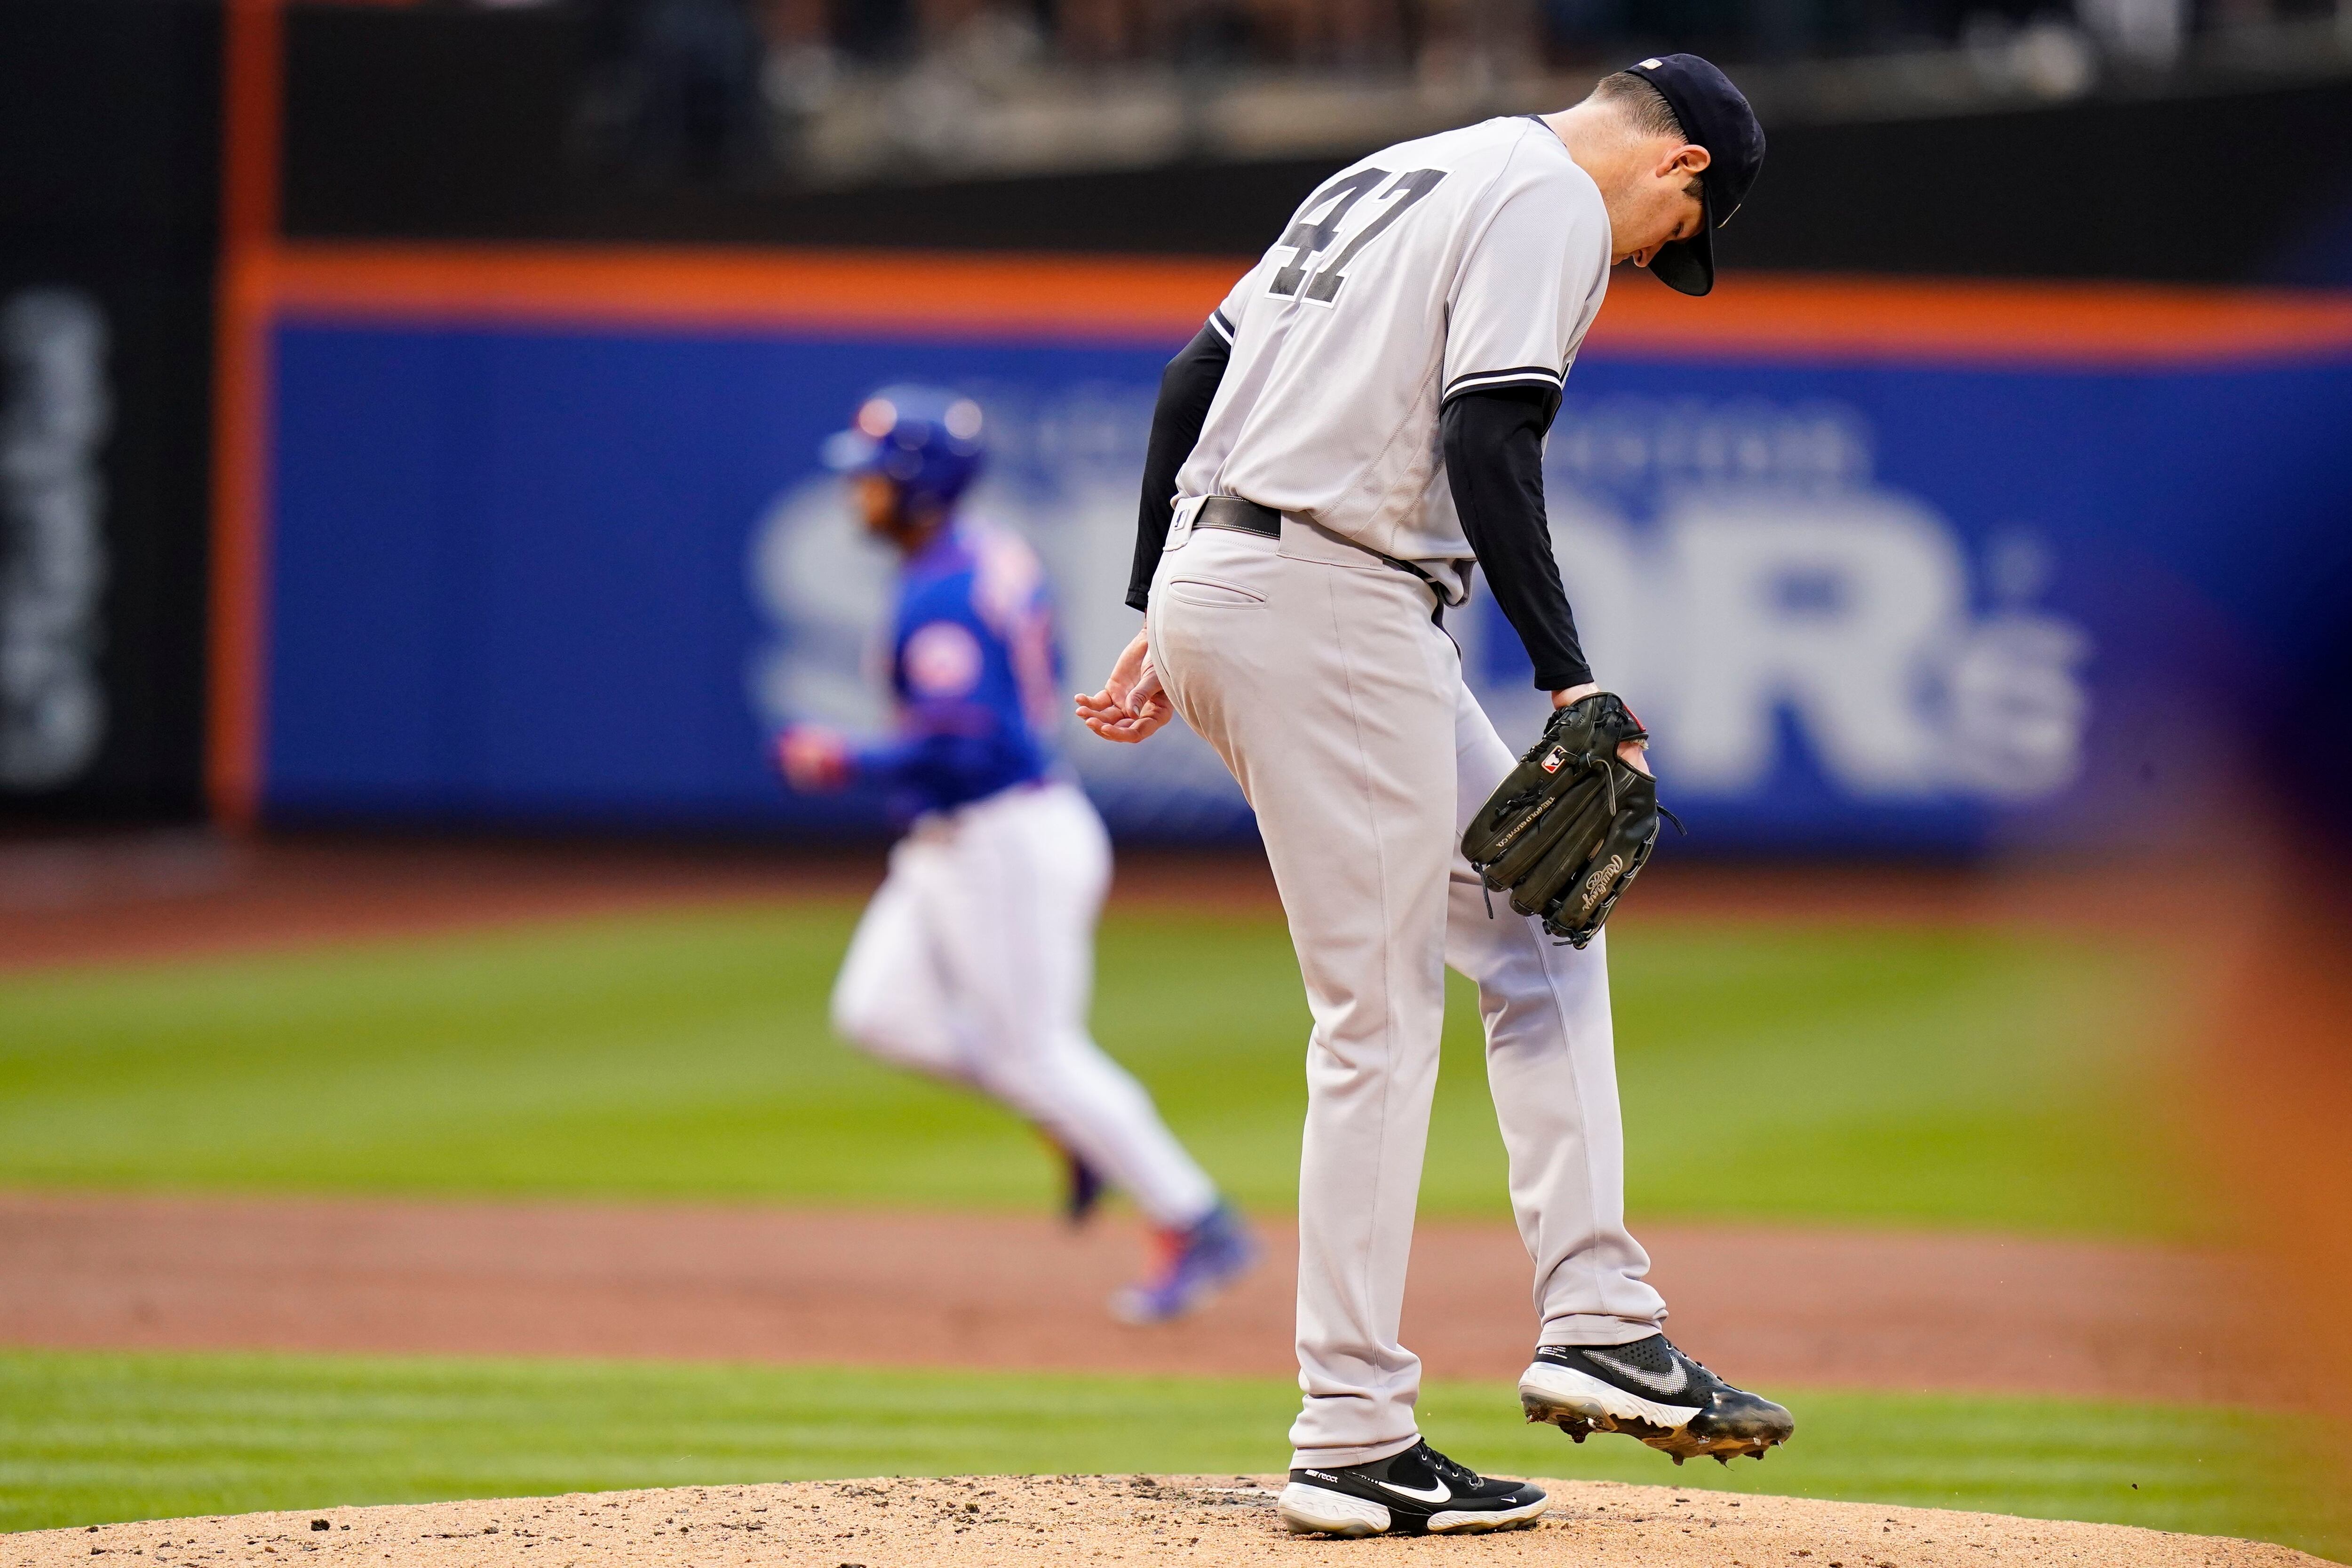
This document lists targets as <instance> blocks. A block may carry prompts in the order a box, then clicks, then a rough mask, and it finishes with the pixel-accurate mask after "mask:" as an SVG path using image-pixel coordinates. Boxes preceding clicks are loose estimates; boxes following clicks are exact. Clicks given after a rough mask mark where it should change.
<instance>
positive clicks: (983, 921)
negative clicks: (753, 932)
mask: <svg viewBox="0 0 2352 1568" xmlns="http://www.w3.org/2000/svg"><path fill="white" fill-rule="evenodd" d="M826 455H827V461H828V462H830V463H832V464H833V465H835V467H837V468H840V469H842V470H844V471H845V472H846V473H847V474H848V475H849V476H851V478H850V484H851V494H852V496H853V497H854V499H855V501H856V510H857V513H858V515H859V517H860V519H861V520H862V521H863V523H864V525H865V527H866V530H867V531H868V532H869V533H871V534H873V535H874V536H875V537H876V538H879V539H881V540H884V541H886V542H887V543H888V544H889V545H891V546H892V547H894V548H895V549H897V550H898V555H899V558H900V567H899V574H898V607H897V612H896V614H895V616H894V618H893V621H892V624H891V627H890V631H889V638H888V644H887V666H888V670H889V677H890V689H891V692H892V694H893V695H894V696H895V697H896V699H897V705H898V729H897V733H895V734H894V735H892V736H891V737H888V738H887V739H883V740H878V741H875V742H872V743H869V744H863V745H860V744H853V743H852V742H851V741H850V740H849V739H848V737H845V736H843V735H841V734H839V733H838V732H836V731H835V730H832V729H829V728H826V727H822V726H818V725H809V724H802V725H794V726H792V727H788V728H787V729H785V730H784V731H783V733H782V735H781V736H780V737H778V738H777V742H776V759H777V762H778V764H779V766H780V767H781V768H782V770H783V774H784V777H785V779H787V780H788V781H789V782H790V783H791V784H792V785H793V788H795V789H845V788H849V787H853V786H855V787H864V788H867V789H877V790H881V791H884V792H886V793H887V795H888V796H889V797H890V799H891V800H892V803H893V806H894V808H895V810H897V812H898V814H899V815H900V816H902V817H904V818H906V819H908V820H910V821H911V822H912V824H913V826H912V831H909V832H908V834H907V835H906V837H904V838H903V839H901V840H900V841H898V844H897V845H896V846H895V847H894V848H893V849H892V851H891V852H890V869H889V874H888V875H887V878H885V880H884V881H883V883H882V886H881V888H880V890H879V891H877V893H876V894H875V895H874V902H873V903H872V904H869V905H868V906H867V907H866V914H865V916H864V918H863V919H861V920H860V921H859V922H858V925H857V933H856V936H855V937H854V938H853V939H852V940H851V942H850V946H849V954H848V956H847V957H846V958H845V960H844V961H843V963H842V967H841V977H840V978H839V980H838V981H836V982H835V988H834V993H833V1020H834V1027H835V1029H836V1030H839V1031H840V1033H841V1034H842V1035H843V1036H844V1037H845V1038H846V1039H848V1040H853V1041H855V1042H856V1043H857V1044H858V1045H859V1046H860V1047H862V1048H864V1049H865V1050H866V1051H870V1052H871V1053H873V1054H874V1055H875V1056H877V1057H879V1058H880V1059H881V1060H883V1061H888V1062H892V1063H895V1064H897V1065H898V1066H901V1067H908V1068H912V1069H914V1070H915V1071H919V1072H926V1073H929V1074H930V1075H932V1076H934V1077H937V1078H941V1079H945V1080H947V1081H948V1082H953V1083H960V1084H963V1085H966V1086H968V1087H971V1088H973V1089H976V1090H978V1091H979V1092H982V1093H983V1094H986V1095H989V1096H990V1097H991V1098H992V1099H995V1100H997V1101H999V1102H1001V1103H1003V1104H1004V1105H1006V1106H1007V1107H1009V1108H1010V1109H1011V1110H1013V1112H1014V1113H1017V1114H1019V1115H1021V1116H1024V1117H1025V1118H1027V1119H1028V1121H1029V1122H1030V1123H1031V1124H1034V1125H1035V1126H1036V1127H1037V1128H1039V1129H1040V1130H1041V1131H1042V1132H1044V1133H1045V1135H1046V1137H1047V1138H1048V1139H1050V1140H1051V1141H1052V1142H1053V1143H1055V1145H1058V1146H1059V1147H1060V1148H1062V1149H1063V1150H1065V1151H1066V1153H1067V1155H1068V1156H1069V1160H1070V1170H1071V1176H1072V1182H1071V1189H1070V1195H1071V1196H1070V1209H1071V1215H1072V1218H1084V1216H1085V1213H1086V1211H1087V1208H1089V1207H1091V1206H1092V1205H1093V1202H1094V1200H1095V1197H1096V1195H1097V1192H1098V1190H1099V1187H1100V1185H1101V1183H1102V1182H1103V1181H1105V1180H1107V1181H1108V1183H1109V1184H1110V1185H1112V1186H1117V1187H1119V1188H1122V1189H1124V1190H1125V1191H1126V1192H1127V1193H1128V1194H1129V1196H1130V1197H1133V1198H1134V1200H1135V1202H1136V1204H1137V1206H1138V1207H1140V1208H1141V1209H1142V1210H1143V1212H1144V1213H1145V1215H1146V1216H1147V1217H1148V1218H1150V1220H1151V1222H1152V1223H1153V1225H1154V1227H1155V1228H1157V1230H1158V1232H1159V1242H1160V1247H1159V1259H1158V1263H1157V1266H1156V1268H1155V1270H1154V1271H1153V1272H1152V1274H1151V1275H1150V1277H1149V1278H1147V1279H1145V1280H1144V1281H1141V1282H1139V1283H1138V1284H1136V1285H1133V1286H1130V1287H1129V1288H1128V1289H1126V1290H1124V1291H1120V1292H1119V1293H1118V1295H1117V1296H1115V1297H1114V1298H1113V1299H1112V1303H1111V1306H1112V1311H1113V1312H1114V1313H1115V1314H1117V1315H1118V1317H1120V1318H1122V1319H1124V1320H1126V1321H1128V1322H1163V1321H1165V1320H1167V1319H1170V1318H1174V1317H1179V1316H1181V1315H1182V1314H1183V1313H1185V1312H1190V1311H1192V1310H1193V1309H1194V1308H1196V1307H1198V1306H1200V1305H1202V1303H1203V1302H1205V1301H1208V1300H1209V1299H1210V1298H1211V1297H1212V1296H1213V1294H1214V1293H1215V1292H1216V1291H1219V1290H1220V1289H1222V1288H1223V1286H1224V1285H1226V1284H1227V1283H1229V1282H1231V1281H1232V1280H1233V1279H1234V1277H1235V1276H1237V1275H1239V1274H1241V1273H1242V1272H1243V1271H1244V1270H1246V1269H1248V1268H1249V1266H1250V1265H1251V1263H1252V1262H1254V1261H1255V1258H1256V1252H1257V1249H1256V1246H1255V1243H1254V1242H1253V1241H1252V1240H1251V1239H1250V1237H1249V1235H1248V1233H1247V1231H1246V1230H1245V1229H1244V1228H1243V1226H1242V1224H1241V1221H1240V1220H1239V1218H1237V1217H1236V1216H1235V1215H1234V1211H1233V1210H1232V1209H1231V1208H1230V1207H1228V1206H1227V1205H1226V1204H1225V1203H1224V1202H1223V1200H1222V1199H1220V1197H1218V1195H1217V1189H1216V1187H1215V1186H1214V1185H1213V1184H1212V1183H1211V1181H1210V1180H1209V1177H1208V1176H1207V1175H1205V1174H1204V1173H1203V1172H1202V1169H1201V1167H1200V1166H1198V1165H1196V1164H1195V1163H1193V1160H1192V1156H1191V1155H1188V1154H1186V1153H1185V1152H1184V1149H1183V1146H1182V1145H1180V1144H1179V1143H1177V1141H1176V1137H1175V1134H1172V1133H1171V1132H1170V1131H1169V1130H1168V1128H1167V1126H1166V1125H1165V1124H1163V1123H1162V1122H1161V1121H1160V1113H1159V1112H1158V1110H1157V1109H1156V1108H1155V1107H1154V1106H1153V1105H1152V1103H1151V1097H1150V1095H1149V1094H1148V1093H1147V1092H1145V1091H1144V1088H1143V1086H1142V1085H1141V1084H1139V1083H1138V1082H1136V1081H1135V1080H1134V1078H1133V1077H1131V1076H1130V1075H1129V1073H1128V1072H1127V1071H1126V1070H1125V1069H1124V1068H1122V1067H1120V1066H1119V1065H1118V1062H1116V1061H1112V1060H1111V1059H1110V1058H1109V1057H1108V1055H1106V1054H1104V1052H1103V1051H1102V1049H1101V1047H1099V1046H1097V1044H1096V1043H1095V1041H1094V1040H1093V1038H1092V1037H1091V1036H1090V1035H1089V1034H1088V1033H1087V998H1088V996H1089V993H1090V992H1091V990H1092V988H1093V981H1094V927H1095V917H1096V915H1097V913H1098V912H1099V910H1100V909H1101V906H1102V899H1103V893H1104V889H1105V887H1106V885H1107V884H1108V881H1109V877H1110V842H1109V839H1108V836H1107V835H1106V834H1105V832H1104V831H1103V825H1102V820H1101V819H1100V818H1099V817H1097V815H1096V814H1095V809H1094V807H1093V805H1092V804H1091V803H1090V802H1089V801H1088V800H1087V798H1086V796H1085V794H1084V793H1082V792H1081V791H1080V790H1079V789H1078V787H1077V786H1076V784H1074V783H1072V782H1071V781H1070V780H1069V779H1067V778H1066V777H1065V776H1064V774H1063V773H1062V771H1061V770H1060V769H1059V768H1056V766H1055V761H1054V750H1053V745H1052V739H1051V737H1052V735H1053V732H1054V726H1055V720H1056V718H1057V716H1058V715H1059V712H1060V701H1061V699H1060V695H1059V692H1060V681H1061V655H1060V652H1059V649H1058V648H1057V646H1056V644H1055V635H1054V623H1053V611H1052V603H1051V600H1050V597H1049V593H1048V590H1047V585H1046V582H1045V574H1044V572H1043V570H1041V569H1040V567H1039V565H1038V561H1037V558H1036V556H1035V554H1034V553H1033V552H1032V551H1031V550H1030V549H1029V547H1028V545H1027V544H1025V543H1024V541H1022V540H1021V539H1020V538H1018V537H1017V536H1015V535H1013V534H1012V533H1009V532H1007V531H1005V530H1003V529H1001V528H992V527H991V526H989V525H988V524H987V523H985V522H983V521H982V520H980V519H978V518H976V517H965V516H963V515H961V511H960V509H959V502H960V500H961V497H962V495H963V492H964V490H965V488H966V486H969V485H970V484H971V481H972V479H973V477H974V476H976V475H977V474H978V472H979V470H980V465H981V462H982V457H983V455H984V447H983V438H982V413H981V409H980V405H979V404H978V403H976V402H972V401H971V399H969V398H965V397H960V396H958V395H956V394H955V393H952V392H940V391H938V390H936V389H932V388H927V387H917V386H893V387H885V388H883V389H882V390H881V391H879V392H876V393H875V394H874V395H873V396H871V397H869V398H868V399H866V402H864V404H862V405H861V406H860V407H859V409H858V411H857V417H856V425H855V427H854V428H852V429H850V430H847V431H845V432H843V433H841V434H839V435H837V436H835V437H834V439H833V440H832V441H831V442H830V443H828V444H827V453H826Z"/></svg>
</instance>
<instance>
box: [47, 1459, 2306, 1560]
mask: <svg viewBox="0 0 2352 1568" xmlns="http://www.w3.org/2000/svg"><path fill="white" fill-rule="evenodd" d="M1281 1484H1282V1478H1281V1477H1279V1476H1171V1477H1152V1476H1059V1477H1056V1476H978V1477H974V1476H959V1477H950V1478H947V1479H940V1480H903V1479H886V1480H866V1481H803V1482H799V1483H796V1484H792V1485H776V1486H745V1487H678V1488H672V1489H668V1490H660V1491H629V1492H603V1493H573V1494H572V1495H570V1496H566V1497H551V1498H524V1499H509V1500H500V1501H491V1502H445V1503H415V1504H408V1505H404V1506H399V1507H388V1508H340V1509H331V1510H328V1511H321V1512H313V1513H249V1514H242V1515H236V1516H232V1517H227V1518H215V1519H180V1520H164V1521H155V1522H150V1523H143V1524H109V1525H96V1526H91V1527H89V1528H88V1529H85V1530H50V1531H32V1532H27V1533H25V1534H21V1535H12V1536H8V1537H5V1539H0V1568H66V1565H67V1564H68V1563H71V1564H74V1565H75V1568H99V1565H98V1564H96V1563H93V1562H92V1559H93V1558H102V1557H113V1556H129V1557H137V1558H139V1559H141V1561H142V1564H152V1565H157V1568H160V1565H163V1564H173V1565H176V1568H199V1565H204V1568H220V1565H222V1564H227V1563H238V1564H246V1565H249V1568H260V1565H261V1563H262V1559H263V1558H265V1557H268V1558H271V1559H273V1560H274V1563H290V1562H292V1561H294V1560H296V1559H304V1560H308V1561H310V1562H313V1563H318V1564H319V1565H320V1568H363V1565H364V1568H383V1564H386V1563H389V1564H391V1565H392V1568H488V1565H489V1564H530V1565H532V1568H579V1565H581V1564H593V1563H628V1564H630V1565H631V1568H660V1565H666V1564H677V1568H687V1565H688V1564H691V1565H692V1568H733V1565H736V1564H743V1565H745V1568H750V1565H751V1564H758V1565H760V1568H775V1565H779V1564H782V1565H789V1568H898V1565H899V1564H908V1565H914V1564H920V1565H921V1568H983V1565H986V1568H994V1565H997V1564H1009V1563H1019V1564H1023V1565H1024V1568H1026V1565H1034V1564H1039V1563H1074V1562H1083V1563H1093V1562H1095V1561H1097V1560H1101V1561H1103V1562H1107V1563H1118V1562H1133V1563H1201V1564H1225V1563H1301V1564H1315V1563H1342V1562H1344V1563H1356V1564H1368V1563H1398V1562H1437V1563H1574V1562H1585V1563H1610V1564H1612V1565H1621V1568H1767V1565H1781V1564H1785V1565H1788V1568H1943V1565H1947V1564H1950V1565H1958V1564H1968V1565H1969V1568H1985V1565H1987V1564H1991V1563H2007V1564H2019V1565H2022V1564H2035V1565H2039V1564H2055V1563H2067V1564H2099V1565H2102V1568H2175V1565H2178V1568H2192V1565H2193V1568H2238V1565H2241V1564H2243V1565H2246V1568H2257V1565H2259V1568H2286V1565H2287V1564H2294V1563H2313V1564H2316V1563H2319V1562H2320V1559H2318V1558H2315V1557H2312V1556H2308V1555H2306V1554H2305V1553H2304V1552H2295V1551H2293V1550H2291V1549H2289V1548H2287V1547H2284V1546H2270V1545H2263V1544H2260V1543H2257V1542H2246V1541H2232V1540H2227V1539H2223V1538H2221V1537H2216V1536H2200V1535H2170V1534H2166V1533H2163V1532H2161V1531H2152V1530H2136V1529H2131V1528H2129V1527H2126V1526H2122V1525H2111V1524H2075V1523H2066V1522H2059V1521H2049V1520H2038V1519H2012V1518H2010V1517H2007V1516H2005V1515H2000V1514H1988V1513H1958V1512H1948V1511H1942V1510H1935V1509H1916V1508H1889V1507H1886V1506H1885V1505H1884V1504H1874V1503H1853V1502H1817V1501H1809V1500H1802V1499H1797V1498H1780V1497H1754V1496H1751V1497H1738V1498H1735V1497H1728V1496H1726V1495H1724V1494H1722V1493H1716V1492H1706V1491H1691V1492H1687V1493H1685V1492H1679V1491H1676V1490H1674V1489H1673V1488H1670V1487H1637V1486H1626V1485H1622V1484H1620V1483H1616V1482H1611V1481H1551V1480H1547V1481H1545V1482H1543V1485H1544V1487H1545V1488H1546V1489H1547V1490H1549V1492H1550V1494H1551V1500H1552V1504H1551V1509H1550V1511H1549V1513H1548V1514H1547V1515H1546V1516H1545V1517H1544V1519H1543V1520H1542V1521H1540V1522H1539V1523H1538V1526H1537V1527H1536V1528H1534V1529H1532V1530H1522V1531H1512V1532H1509V1533H1507V1534H1498V1535H1485V1536H1457V1537H1430V1538H1423V1539H1418V1540H1415V1539H1406V1538H1387V1539H1379V1540H1371V1541H1333V1540H1329V1539H1328V1538H1323V1537H1310V1536H1294V1535H1290V1534H1288V1533H1287V1532H1286V1531H1284V1530H1283V1528H1282V1525H1281V1523H1280V1521H1279V1520H1278V1519H1277V1518H1276V1514H1275V1496H1276V1490H1277V1489H1279V1487H1280V1486H1281ZM273 1568H274V1564H273Z"/></svg>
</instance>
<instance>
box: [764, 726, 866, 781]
mask: <svg viewBox="0 0 2352 1568" xmlns="http://www.w3.org/2000/svg"><path fill="white" fill-rule="evenodd" d="M776 766H777V767H778V768H782V770H783V775H784V781H785V782H786V783H788V784H790V785H791V786H792V787H793V789H840V788H841V787H842V786H843V785H844V784H846V783H848V782H849V742H848V741H847V740H846V739H845V738H844V737H842V734H841V732H840V731H839V730H837V729H829V728H827V727H825V726H824V725H821V724H796V725H794V726H793V727H791V728H790V729H788V730H786V731H784V733H783V734H782V735H780V736H778V737H776Z"/></svg>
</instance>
